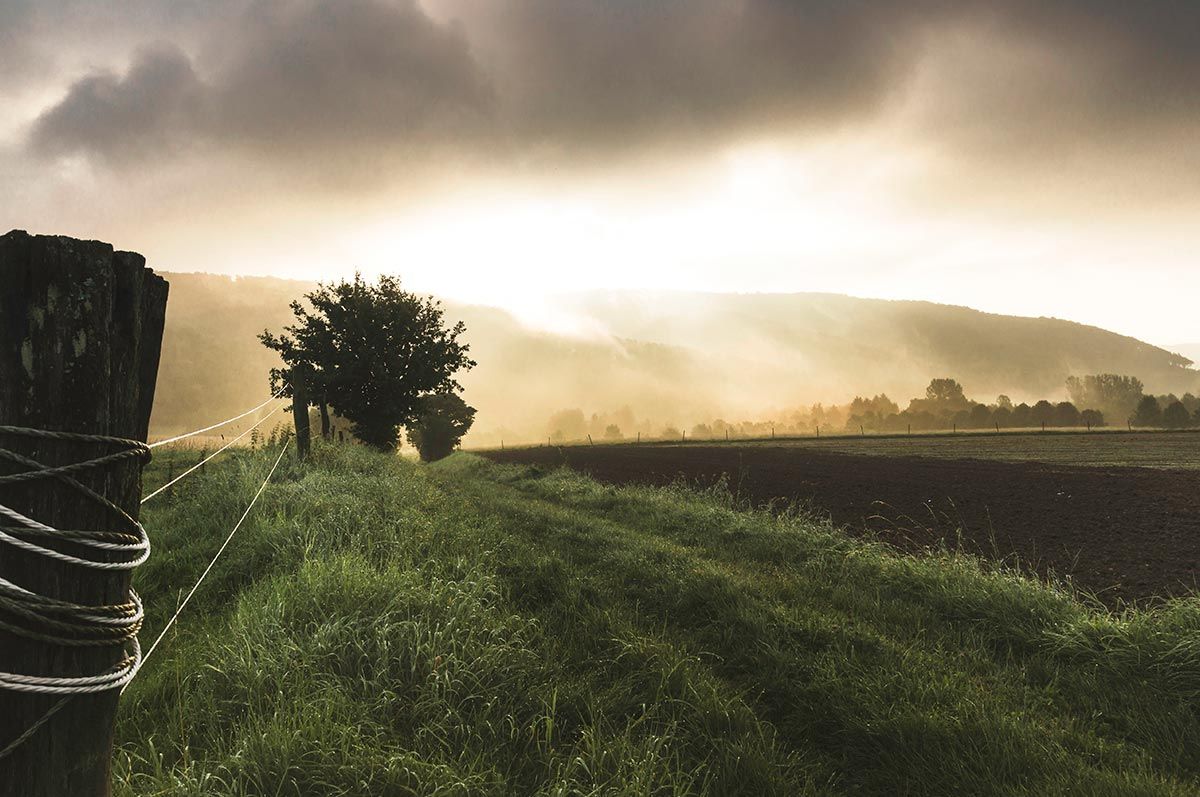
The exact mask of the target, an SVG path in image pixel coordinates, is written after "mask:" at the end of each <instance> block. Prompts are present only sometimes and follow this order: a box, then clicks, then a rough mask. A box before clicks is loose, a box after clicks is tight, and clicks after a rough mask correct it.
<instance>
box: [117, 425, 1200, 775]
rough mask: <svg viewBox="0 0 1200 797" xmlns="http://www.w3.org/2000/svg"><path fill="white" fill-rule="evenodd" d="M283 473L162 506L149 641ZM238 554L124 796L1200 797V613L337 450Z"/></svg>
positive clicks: (536, 474)
mask: <svg viewBox="0 0 1200 797" xmlns="http://www.w3.org/2000/svg"><path fill="white" fill-rule="evenodd" d="M263 467H264V461H263V457H262V456H261V455H259V456H254V455H248V454H247V455H242V456H239V457H238V458H236V460H235V461H233V462H230V463H228V467H226V468H223V469H218V470H214V471H211V472H209V473H206V474H201V475H198V476H199V477H198V479H196V480H193V483H192V484H191V485H187V486H185V487H184V488H183V489H180V490H178V491H177V492H176V494H175V495H174V496H173V498H172V499H171V500H170V501H169V502H167V503H165V504H163V505H162V506H160V507H151V509H150V511H149V512H148V513H147V516H148V517H147V520H148V524H149V526H150V528H151V530H152V534H154V535H155V544H156V556H155V558H154V559H152V560H151V562H150V563H148V564H147V565H146V567H145V568H144V569H143V572H140V573H139V588H140V589H141V590H142V592H143V594H144V595H146V597H147V598H148V600H149V603H150V606H151V618H150V621H149V629H148V630H149V631H150V632H153V631H154V630H155V625H156V623H161V622H163V620H164V619H165V617H166V616H168V615H169V614H170V612H171V611H172V610H173V608H174V593H173V592H172V586H171V585H173V584H176V583H179V582H180V581H181V580H186V579H183V578H182V576H183V574H186V573H187V572H189V570H190V569H191V568H192V567H194V566H195V564H196V563H197V562H203V561H204V556H205V553H206V552H207V547H206V546H211V545H212V544H214V542H215V541H214V540H213V539H212V538H211V533H210V532H209V529H210V527H211V526H212V525H213V524H214V523H215V524H217V525H219V523H220V520H221V519H222V518H224V517H225V516H226V515H231V514H233V513H235V512H236V511H237V510H238V507H239V506H240V505H241V504H242V503H244V501H243V500H242V499H244V498H245V495H244V493H246V492H247V491H248V490H252V489H253V488H254V486H255V485H256V484H257V482H256V479H261V473H260V472H261V471H262V469H263ZM227 557H228V558H227V559H226V560H225V564H226V565H227V566H226V568H225V569H223V570H221V571H220V572H214V574H213V576H211V577H210V578H212V579H213V580H212V581H211V582H210V583H209V584H207V585H206V588H207V589H206V591H205V592H203V593H199V594H198V595H197V598H196V602H195V603H194V604H193V606H192V610H193V611H194V613H193V614H192V616H191V620H190V622H184V623H183V624H182V626H181V627H180V628H179V630H178V633H177V636H176V637H175V638H173V639H171V643H170V644H169V645H168V646H167V647H165V648H164V649H163V650H161V651H160V653H159V655H158V657H157V658H156V660H155V661H154V662H153V665H154V666H153V667H151V668H148V669H147V671H145V672H144V673H143V674H142V676H141V678H140V679H139V680H138V681H135V682H134V684H133V686H132V687H131V688H130V690H129V691H128V692H127V693H126V698H125V701H124V703H123V707H122V715H121V724H120V728H119V739H120V741H121V747H120V749H119V751H118V756H117V774H118V793H120V794H164V795H166V794H172V795H176V794H178V795H183V794H189V795H191V794H211V793H219V794H283V795H299V794H314V793H320V794H339V795H351V794H368V793H369V794H373V795H393V794H546V795H549V794H631V795H632V794H701V793H708V794H788V795H791V794H839V793H848V792H853V793H866V794H897V793H905V792H907V793H922V794H964V793H970V794H1049V793H1076V794H1114V795H1116V794H1180V795H1182V794H1190V793H1194V792H1195V791H1196V789H1197V788H1200V761H1198V760H1197V759H1196V757H1195V755H1194V751H1195V750H1196V749H1200V708H1198V703H1197V701H1198V700H1200V604H1198V603H1197V602H1196V601H1177V602H1173V603H1170V604H1168V605H1167V606H1165V607H1162V608H1160V609H1157V610H1154V611H1128V612H1125V613H1123V614H1120V615H1113V614H1110V613H1108V612H1106V611H1104V610H1103V609H1099V608H1096V607H1093V606H1089V605H1087V604H1086V603H1084V602H1081V601H1079V600H1078V599H1076V598H1075V597H1073V596H1071V595H1068V594H1065V593H1062V592H1058V591H1055V590H1052V589H1049V588H1046V587H1044V586H1042V585H1040V584H1037V583H1035V582H1031V581H1028V580H1026V579H1023V578H1021V577H1019V576H1016V575H1014V574H1012V573H1009V572H1004V571H998V570H994V569H988V568H986V567H981V565H980V564H979V563H978V562H976V561H974V560H972V559H969V558H966V557H948V556H943V557H923V558H916V557H909V556H904V555H899V554H897V553H895V552H893V551H891V550H889V549H887V548H885V547H883V546H879V545H875V544H869V543H863V542H861V541H855V540H851V539H848V538H846V537H845V536H844V535H842V534H840V533H838V532H837V531H836V530H835V529H833V528H831V527H829V526H827V525H824V524H822V523H820V522H817V521H814V520H812V519H808V518H804V517H791V516H787V515H784V516H779V515H768V514H765V513H761V512H750V511H742V510H740V509H739V508H737V507H735V506H733V505H732V503H731V500H730V497H729V495H728V494H727V493H721V492H719V491H713V492H710V493H707V494H701V493H696V492H694V491H691V490H685V489H678V488H676V489H665V490H662V489H652V488H643V487H629V488H614V487H609V486H604V485H601V484H598V483H596V482H593V481H591V480H589V479H586V478H584V477H581V476H579V475H577V474H573V473H570V472H567V471H562V470H553V471H546V470H544V469H539V468H517V467H499V466H495V465H491V464H489V463H487V462H485V461H483V460H481V459H479V458H476V457H471V456H464V455H458V456H455V457H453V458H451V459H450V460H449V461H447V462H444V463H441V464H439V465H437V466H435V467H428V468H426V467H421V466H417V465H414V464H411V463H406V462H403V461H400V460H397V459H395V458H385V457H381V456H378V455H373V454H370V453H368V452H365V451H362V450H361V449H357V448H351V447H338V446H328V447H322V448H318V449H317V451H316V456H315V458H314V462H313V463H312V464H311V465H310V466H308V467H307V468H305V469H303V470H300V469H298V468H294V467H293V468H291V469H290V470H287V471H285V472H283V473H282V474H280V475H278V476H277V482H275V483H273V484H272V485H271V486H270V487H269V488H268V491H267V492H266V493H265V494H264V496H263V498H262V501H261V502H260V504H259V507H258V510H257V514H256V515H255V516H254V517H252V519H251V520H250V521H248V523H247V526H246V527H245V528H244V529H243V532H242V535H241V536H239V538H238V540H237V541H236V542H235V544H234V546H231V548H230V550H229V551H228V552H227ZM173 633H174V632H173Z"/></svg>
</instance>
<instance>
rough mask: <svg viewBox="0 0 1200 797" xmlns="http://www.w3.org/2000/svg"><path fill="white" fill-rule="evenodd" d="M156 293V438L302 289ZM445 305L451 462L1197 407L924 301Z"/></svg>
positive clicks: (1148, 354)
mask: <svg viewBox="0 0 1200 797" xmlns="http://www.w3.org/2000/svg"><path fill="white" fill-rule="evenodd" d="M171 283H172V297H171V305H170V308H169V310H168V316H167V329H166V333H165V337H164V351H165V354H164V358H163V368H162V374H161V376H160V381H159V389H158V400H157V403H156V406H155V414H154V417H153V432H154V433H159V434H163V433H167V432H170V431H172V430H178V429H182V428H184V427H188V426H190V425H196V424H199V423H202V422H204V421H205V418H206V417H207V415H208V414H216V415H219V414H221V413H222V412H225V411H226V410H230V411H232V410H234V409H236V408H239V407H243V406H246V405H253V404H254V403H256V402H257V400H261V397H263V396H265V395H266V391H267V385H266V379H265V377H264V374H265V372H266V371H267V370H268V369H269V368H270V367H272V366H273V365H275V364H276V363H275V360H274V359H273V354H272V352H269V351H267V350H265V349H263V348H262V347H261V346H259V345H258V343H257V341H256V340H255V337H254V336H255V334H257V333H258V332H261V331H262V330H263V329H264V328H271V329H273V330H278V329H279V328H281V327H282V326H283V325H284V324H286V323H289V322H290V321H291V320H292V319H291V313H290V310H289V309H288V303H289V302H290V301H291V300H292V299H293V298H296V297H298V296H300V295H301V294H302V293H303V292H305V291H307V290H310V289H312V288H313V287H314V286H313V285H312V284H311V283H303V282H297V281H289V280H280V279H273V278H259V277H243V278H238V279H230V278H228V277H223V276H216V275H202V274H172V275H171ZM445 307H446V313H447V316H448V317H449V318H450V319H452V320H462V321H464V322H465V324H466V334H465V336H464V339H465V340H466V341H467V342H469V343H470V345H471V354H472V356H473V357H474V358H475V359H476V360H477V361H478V362H479V366H478V367H477V368H475V369H474V370H472V371H470V372H468V373H467V374H465V376H464V377H463V380H462V383H463V386H464V388H465V393H464V398H465V399H466V400H467V401H468V403H470V404H472V405H473V406H475V407H476V408H477V409H478V410H479V414H478V416H477V420H476V423H475V426H474V428H473V429H472V431H471V432H470V434H469V435H468V437H467V438H466V440H465V445H467V446H488V445H499V444H500V442H501V441H504V442H505V443H506V444H518V443H533V442H539V441H541V442H544V441H545V440H546V439H547V438H548V437H549V436H550V435H551V434H552V433H553V432H555V431H556V428H555V426H554V424H553V423H552V422H551V417H552V416H553V415H555V414H556V413H561V412H562V411H570V410H578V411H580V412H581V413H582V416H583V419H584V422H585V424H587V425H589V426H590V425H591V424H590V422H591V417H592V416H593V415H596V416H598V418H599V421H598V423H599V428H600V429H604V428H606V427H607V426H608V425H609V424H614V425H616V426H617V427H619V429H620V432H621V434H622V435H623V436H624V437H632V436H634V435H636V434H638V433H639V432H640V433H641V434H642V435H643V436H647V437H657V436H660V435H661V434H662V433H663V431H664V430H665V429H667V428H670V427H673V428H676V429H682V430H688V429H691V428H692V426H693V425H694V424H697V423H702V422H709V421H711V420H713V419H715V418H722V419H725V420H726V421H728V422H730V423H735V422H740V421H755V422H769V421H776V422H778V423H780V424H781V425H782V424H783V423H784V422H785V419H786V418H787V417H788V415H789V413H792V412H794V411H796V410H799V409H806V408H808V407H809V406H810V405H812V404H815V403H823V404H826V405H828V404H845V403H848V402H849V401H850V400H851V399H852V398H854V397H855V396H859V395H862V396H874V395H876V394H879V393H886V394H887V395H888V396H890V397H891V398H892V400H893V401H895V402H897V403H898V404H899V405H900V406H901V407H903V406H904V405H905V404H907V401H908V399H910V398H912V397H916V396H922V395H923V394H924V390H925V386H926V385H927V384H928V383H929V381H930V379H931V378H934V377H940V376H951V377H953V378H955V379H957V380H958V381H960V382H961V383H962V384H963V386H964V388H965V390H966V393H967V395H968V396H969V397H971V398H974V399H977V400H980V401H984V402H989V401H992V400H994V399H995V397H996V396H997V395H999V394H1006V395H1008V396H1010V397H1011V398H1012V399H1013V400H1014V401H1017V402H1020V401H1025V400H1028V401H1029V402H1030V403H1033V401H1035V400H1038V399H1043V398H1049V399H1059V398H1063V399H1065V398H1066V395H1067V392H1066V387H1065V380H1066V378H1067V377H1068V376H1070V375H1083V374H1091V373H1107V372H1112V373H1128V374H1133V375H1135V376H1137V377H1138V378H1139V379H1141V380H1142V381H1143V382H1144V383H1145V385H1146V389H1147V390H1148V391H1151V392H1156V393H1168V392H1173V393H1178V394H1183V393H1186V392H1189V391H1193V392H1200V372H1198V371H1197V370H1196V369H1195V368H1194V367H1193V366H1192V364H1191V362H1190V361H1189V360H1188V359H1187V358H1186V357H1183V356H1181V355H1179V354H1176V353H1173V352H1169V351H1166V350H1164V349H1161V348H1158V347H1155V346H1152V345H1150V344H1147V343H1144V342H1141V341H1138V340H1135V339H1133V338H1128V337H1124V336H1120V335H1116V334H1113V333H1110V332H1107V331H1105V330H1101V329H1097V328H1095V327H1088V326H1084V325H1081V324H1075V323H1071V322H1068V321H1061V320H1056V319H1048V318H1017V317H1011V316H1001V315H995V314H987V313H981V312H977V311H974V310H970V309H968V308H962V307H951V306H945V305H937V304H932V303H927V302H903V301H883V300H871V299H856V298H852V297H848V296H838V295H833V294H786V295H783V294H779V295H772V294H714V293H686V292H648V293H647V292H642V293H633V292H621V291H613V292H582V293H578V292H577V293H571V294H562V295H557V296H553V297H550V298H549V299H547V300H546V305H545V311H544V312H542V313H540V314H538V315H537V316H535V318H534V319H533V320H530V321H523V320H522V319H521V318H520V317H518V316H517V315H514V314H513V313H511V312H509V311H506V310H504V309H501V308H498V307H486V306H481V305H466V304H461V303H457V302H447V303H446V304H445ZM551 311H552V312H551ZM538 318H551V319H553V325H554V326H555V327H556V328H557V329H558V330H559V331H554V330H553V329H547V328H546V326H547V324H545V323H543V324H540V325H539V323H538V320H537V319H538ZM1118 422H1119V421H1118ZM598 434H599V432H597V435H598ZM573 436H578V437H582V436H583V433H582V432H579V433H578V434H577V435H573Z"/></svg>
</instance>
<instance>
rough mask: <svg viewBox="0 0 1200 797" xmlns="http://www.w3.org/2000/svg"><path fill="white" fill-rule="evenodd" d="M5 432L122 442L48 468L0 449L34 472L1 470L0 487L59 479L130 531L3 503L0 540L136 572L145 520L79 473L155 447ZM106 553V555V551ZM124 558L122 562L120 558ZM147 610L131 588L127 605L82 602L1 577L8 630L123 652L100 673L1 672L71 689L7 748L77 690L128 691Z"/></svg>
mask: <svg viewBox="0 0 1200 797" xmlns="http://www.w3.org/2000/svg"><path fill="white" fill-rule="evenodd" d="M0 435H7V436H18V437H32V438H39V439H44V440H63V441H69V442H83V443H94V444H101V445H109V446H118V447H119V449H120V450H118V451H116V452H114V453H111V454H105V455H103V456H100V457H96V458H94V459H89V460H84V461H82V462H75V463H71V464H69V465H59V466H53V467H52V466H48V465H44V464H42V463H41V462H38V461H37V460H35V459H33V458H31V457H28V456H25V455H23V454H19V453H17V452H15V451H11V450H9V449H6V448H0V460H4V461H7V462H11V463H15V464H17V465H20V466H23V467H24V468H26V470H24V471H22V472H18V473H14V474H9V475H4V476H0V485H13V484H22V483H25V482H30V481H34V480H39V479H54V480H57V481H58V482H60V483H62V484H64V485H65V486H67V487H68V488H70V489H71V490H73V491H74V492H75V493H77V494H79V495H81V496H83V497H84V498H86V499H87V500H89V501H91V502H92V503H95V504H98V505H99V506H101V507H102V508H104V509H105V510H107V511H108V513H109V514H111V515H113V516H115V518H116V520H117V522H118V525H120V526H123V527H124V530H123V531H108V530H102V531H96V530H81V529H65V530H60V529H56V528H54V527H52V526H49V525H47V524H45V523H41V522H39V521H37V520H34V519H33V518H30V517H27V516H26V515H24V514H23V513H21V512H18V511H16V510H15V509H13V508H12V507H9V506H5V505H3V504H0V543H4V544H8V545H11V546H13V547H15V548H19V549H21V550H24V551H27V552H29V553H32V554H35V555H37V556H42V557H45V558H48V559H53V560H55V561H59V562H63V563H65V564H69V565H73V566H77V567H82V568H86V569H90V570H101V571H120V570H132V569H133V568H135V567H137V566H138V565H139V564H141V563H142V562H144V561H146V559H147V558H148V557H149V556H150V539H149V537H148V536H147V535H146V530H145V529H144V528H143V527H142V525H141V524H140V523H139V522H138V521H136V520H134V519H133V518H132V517H131V516H130V515H129V513H128V512H126V511H125V510H124V509H122V508H121V507H119V506H117V505H116V504H115V503H113V502H112V501H110V500H109V499H108V498H106V497H104V496H102V495H100V494H99V493H97V492H96V491H95V490H93V489H91V488H90V487H88V486H86V485H84V484H83V483H81V482H80V481H78V480H77V479H76V478H75V476H74V474H77V473H81V472H84V471H88V470H95V469H100V468H103V467H105V466H108V465H112V464H115V463H119V462H124V461H126V460H130V459H138V460H141V461H142V462H143V463H144V462H146V461H147V460H149V458H150V448H149V447H148V446H147V445H146V444H145V443H141V442H139V441H136V440H126V439H123V438H119V437H109V436H105V435H88V434H75V433H70V432H52V431H46V430H40V429H28V428H25V427H18V426H0ZM33 540H42V541H47V540H55V541H64V542H69V543H73V544H75V545H78V546H80V547H81V548H83V549H92V550H94V551H96V552H97V556H95V557H88V556H87V554H85V553H80V554H79V555H75V554H68V553H64V552H62V551H59V550H56V549H54V548H49V547H47V546H46V545H43V544H39V543H38V542H34V541H33ZM101 552H103V554H101ZM114 556H115V558H116V561H112V559H113V558H114ZM143 617H144V610H143V607H142V601H141V599H140V598H139V597H138V595H137V593H136V592H135V591H134V590H133V589H132V588H131V589H130V590H129V596H128V600H127V601H126V602H125V603H121V604H114V605H98V606H95V605H81V604H76V603H71V602H68V601H63V600H60V599H57V598H53V597H50V596H48V595H42V594H40V593H38V592H35V591H33V590H31V589H28V588H26V587H22V586H20V585H18V584H16V583H14V582H12V581H10V580H8V579H7V578H0V628H3V630H5V631H7V632H9V633H11V634H15V635H18V636H22V637H25V638H28V639H34V640H37V641H41V642H45V643H47V644H51V645H59V646H67V647H83V646H87V647H116V648H120V649H121V651H122V653H123V656H122V658H121V659H120V661H118V662H117V663H116V664H114V665H113V666H112V667H110V668H109V669H107V670H105V671H104V672H101V673H97V674H94V675H75V676H48V675H35V674H30V673H13V672H0V689H5V690H8V691H13V692H23V693H28V694H43V695H63V696H64V697H63V700H60V701H59V702H58V703H56V704H54V705H53V706H51V708H50V709H49V710H48V711H47V712H46V714H44V715H43V716H42V717H41V718H40V719H38V721H37V722H35V723H34V724H33V726H32V727H31V728H29V729H27V730H26V731H25V733H23V734H21V736H19V737H18V738H17V739H15V740H13V741H12V742H10V743H9V744H8V745H7V746H5V747H4V748H3V749H2V750H0V758H3V757H4V756H6V755H8V754H9V753H10V752H12V751H13V750H14V749H15V748H16V747H17V746H18V745H20V744H21V743H23V742H24V741H25V740H27V739H28V738H29V737H30V736H31V735H32V734H33V733H34V732H36V730H37V729H38V728H40V727H41V726H42V725H44V724H45V723H46V722H47V721H48V720H49V719H50V717H51V716H53V715H54V714H55V713H56V712H57V711H58V710H59V709H61V708H62V706H63V704H64V703H65V701H66V700H67V699H69V698H70V696H72V695H78V694H93V693H96V692H104V691H108V690H110V689H120V688H122V687H123V686H125V684H127V683H129V681H130V680H131V679H132V678H133V676H134V674H135V673H136V672H137V667H138V664H139V662H140V661H141V656H142V651H141V647H140V646H139V645H138V640H137V632H138V630H139V629H140V628H141V625H142V619H143Z"/></svg>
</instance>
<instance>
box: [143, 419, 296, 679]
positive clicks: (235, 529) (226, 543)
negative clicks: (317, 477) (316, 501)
mask: <svg viewBox="0 0 1200 797" xmlns="http://www.w3.org/2000/svg"><path fill="white" fill-rule="evenodd" d="M290 442H291V440H285V441H284V442H283V445H281V446H280V447H279V456H277V457H275V464H273V465H272V466H271V470H270V471H269V472H268V473H267V477H266V478H265V479H263V482H262V484H261V485H259V488H258V492H256V493H255V494H254V497H253V498H251V499H250V503H249V504H248V505H247V506H246V511H245V512H243V513H242V516H241V517H240V518H238V522H237V523H236V524H234V527H233V530H232V531H230V532H229V535H228V536H227V537H225V541H224V542H223V543H221V547H220V548H218V549H217V553H216V554H215V555H214V556H213V558H212V561H210V562H209V563H208V567H206V568H204V572H203V573H201V574H200V578H199V579H197V581H196V583H195V585H193V586H192V588H191V590H189V591H188V594H187V596H186V597H185V598H184V599H183V602H182V603H180V604H179V607H178V608H177V609H175V614H173V615H171V619H170V620H168V621H167V624H166V625H165V626H163V629H162V631H161V632H159V634H158V637H157V638H156V639H155V640H154V643H153V644H152V645H150V647H149V649H147V651H146V653H145V654H144V655H143V656H142V658H141V661H139V662H138V665H137V668H136V669H135V671H134V673H133V675H134V676H136V675H137V672H138V671H139V670H141V668H142V667H143V666H145V664H146V662H147V661H149V660H150V656H151V655H153V654H154V650H155V648H157V647H158V644H159V643H160V642H162V641H163V638H164V637H166V635H167V632H168V631H170V630H171V626H173V625H175V621H176V620H178V619H179V615H180V614H181V613H182V612H183V610H184V609H185V608H186V607H187V605H188V602H189V601H190V600H191V599H192V596H193V595H195V594H196V590H198V589H200V585H201V584H203V583H204V579H205V578H207V577H208V574H209V572H210V571H212V569H213V566H214V565H216V563H217V560H218V559H220V558H221V554H223V553H224V552H225V549H226V548H227V547H228V546H229V543H230V541H231V540H232V539H233V535H235V534H237V532H238V529H240V528H241V527H242V523H244V522H245V521H246V518H247V517H249V515H250V510H251V509H253V508H254V505H255V504H256V503H258V499H259V496H261V495H262V494H263V491H264V490H266V489H267V484H268V482H270V481H271V477H272V476H274V475H275V469H276V468H278V467H279V462H280V461H281V460H282V459H283V455H284V453H286V452H287V447H288V443H290ZM130 680H132V677H131V678H130ZM128 685H129V684H128V683H126V684H125V686H122V687H121V691H122V692H124V691H125V688H126V687H127V686H128Z"/></svg>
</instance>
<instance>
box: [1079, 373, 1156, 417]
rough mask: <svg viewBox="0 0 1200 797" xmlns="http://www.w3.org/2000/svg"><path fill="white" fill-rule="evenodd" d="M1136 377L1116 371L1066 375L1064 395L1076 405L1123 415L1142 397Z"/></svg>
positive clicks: (1125, 415) (1111, 414) (1112, 415)
mask: <svg viewBox="0 0 1200 797" xmlns="http://www.w3.org/2000/svg"><path fill="white" fill-rule="evenodd" d="M1142 390H1143V386H1142V383H1141V381H1140V380H1138V379H1137V378H1136V377H1132V376H1122V375H1120V374H1090V375H1088V376H1083V377H1078V376H1069V377H1067V394H1068V395H1069V396H1070V397H1071V401H1073V402H1075V406H1077V407H1089V408H1092V409H1098V410H1101V411H1102V412H1104V413H1105V414H1107V415H1108V416H1109V417H1111V418H1125V417H1128V416H1129V414H1130V413H1132V412H1133V411H1134V408H1136V407H1137V404H1138V401H1140V400H1141V398H1142Z"/></svg>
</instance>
